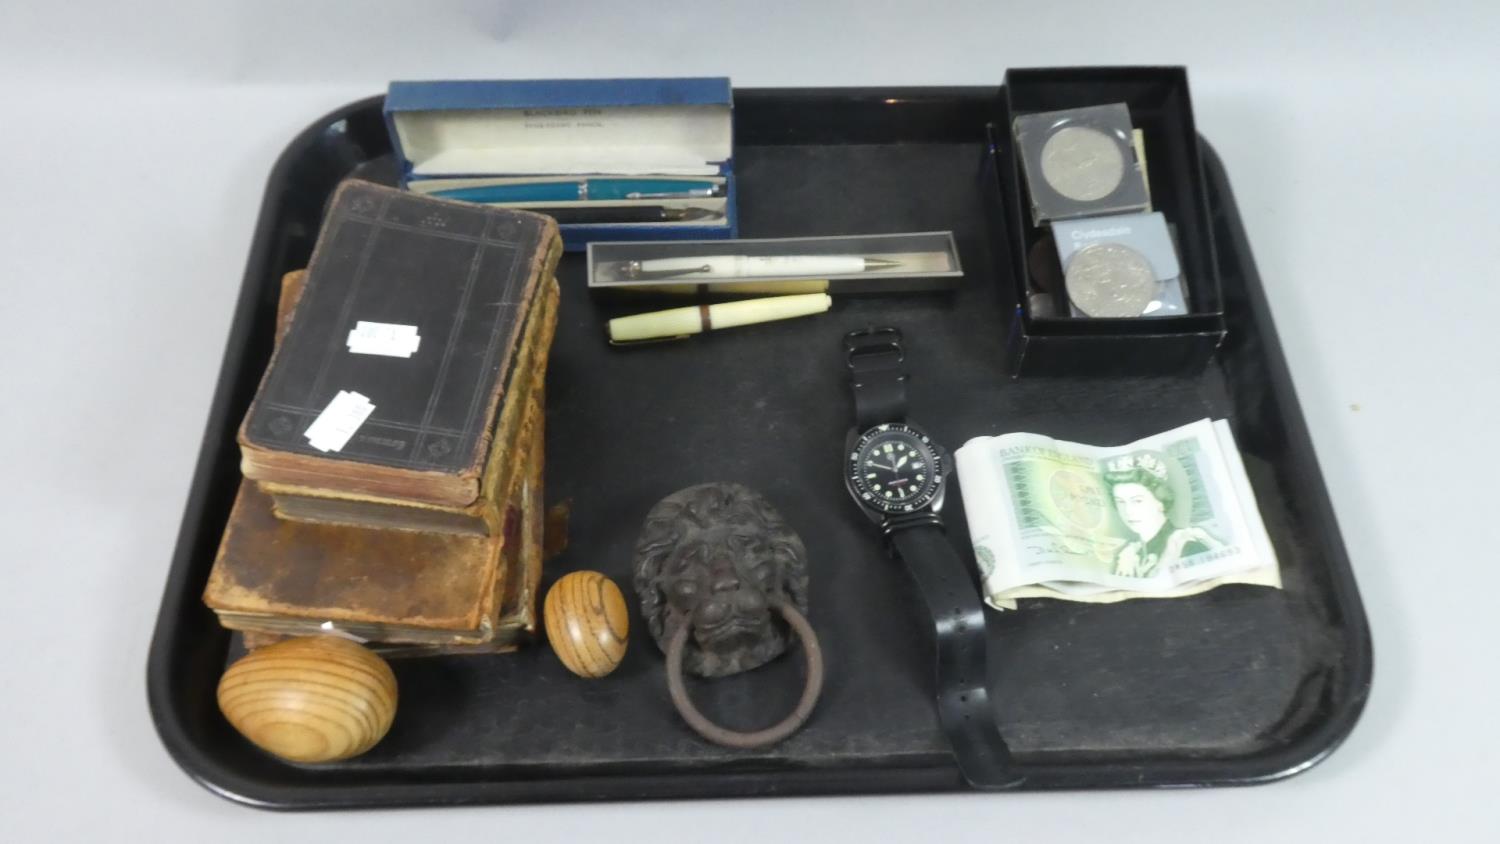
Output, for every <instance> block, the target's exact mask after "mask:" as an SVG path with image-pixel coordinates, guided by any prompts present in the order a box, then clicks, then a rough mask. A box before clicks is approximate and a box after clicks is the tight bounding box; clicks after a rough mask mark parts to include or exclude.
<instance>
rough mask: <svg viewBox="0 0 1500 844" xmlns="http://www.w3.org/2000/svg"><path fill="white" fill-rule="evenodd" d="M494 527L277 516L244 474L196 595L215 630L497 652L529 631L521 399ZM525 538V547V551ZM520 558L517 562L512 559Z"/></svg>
mask: <svg viewBox="0 0 1500 844" xmlns="http://www.w3.org/2000/svg"><path fill="white" fill-rule="evenodd" d="M528 405H529V406H528V408H527V410H526V413H525V420H524V422H523V423H522V425H521V426H520V434H519V437H518V442H517V452H516V453H517V454H518V455H521V456H522V458H523V459H519V460H514V461H512V462H511V464H510V465H512V466H513V467H514V471H512V472H510V473H508V475H509V477H508V478H507V479H506V482H507V487H506V488H507V494H506V496H505V501H507V502H508V503H507V509H506V529H505V530H503V531H501V532H500V533H499V534H498V535H495V536H475V535H461V534H453V533H429V532H419V531H411V530H399V529H390V528H372V527H351V526H347V525H332V524H323V523H317V522H303V521H293V520H288V519H280V518H277V517H276V515H275V513H274V512H273V509H272V506H271V500H270V497H269V496H268V495H266V494H265V493H264V492H262V491H261V490H260V489H259V487H258V486H257V485H256V484H255V483H254V482H252V481H248V480H246V481H243V482H242V483H241V484H240V490H239V495H238V497H237V498H236V499H235V503H234V508H233V510H232V511H231V513H230V516H229V523H228V525H227V526H226V528H225V530H224V538H223V540H222V542H221V543H220V546H219V553H218V556H217V558H216V559H215V560H214V567H213V570H212V572H211V573H210V575H209V580H208V585H207V587H206V588H205V590H204V593H203V601H204V603H205V604H207V605H208V606H209V607H210V608H211V609H213V610H214V612H215V613H217V614H218V617H219V621H220V623H221V624H223V625H224V626H225V627H228V628H231V629H235V630H242V631H248V632H254V633H257V634H272V635H294V636H296V635H313V634H317V633H320V632H336V633H343V634H347V635H352V636H355V637H357V638H360V639H364V640H370V641H373V642H382V643H392V644H413V645H424V646H460V645H462V646H477V645H484V646H488V647H487V648H486V649H487V650H499V649H504V648H505V646H508V645H512V644H514V643H516V642H517V641H519V640H522V639H524V638H526V637H527V636H529V635H530V634H532V633H533V632H534V631H535V628H536V592H537V582H538V580H539V578H540V568H541V565H540V560H541V552H540V547H541V539H540V537H541V531H542V521H543V518H544V513H543V510H542V506H541V500H540V496H541V485H542V475H541V472H542V460H543V458H542V453H543V447H542V443H543V431H542V425H543V421H542V420H543V413H542V408H541V404H540V402H539V401H535V400H533V401H531V402H529V403H528ZM528 546H534V547H535V549H536V550H535V552H534V553H528V552H527V550H526V549H527V548H528ZM514 560H520V561H521V563H520V564H519V565H517V564H514V563H513V562H512V561H514Z"/></svg>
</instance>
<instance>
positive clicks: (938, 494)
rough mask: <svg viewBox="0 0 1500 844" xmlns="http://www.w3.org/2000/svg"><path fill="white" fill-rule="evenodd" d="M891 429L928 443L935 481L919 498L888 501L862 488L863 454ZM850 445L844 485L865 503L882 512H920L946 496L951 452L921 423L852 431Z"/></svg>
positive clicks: (857, 499)
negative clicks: (860, 475)
mask: <svg viewBox="0 0 1500 844" xmlns="http://www.w3.org/2000/svg"><path fill="white" fill-rule="evenodd" d="M891 431H899V432H901V433H905V434H908V435H910V436H911V437H913V438H914V439H916V440H918V441H919V442H921V443H922V445H924V446H926V447H927V450H928V451H930V452H931V453H932V482H931V486H930V488H929V489H928V491H927V492H925V493H921V494H919V496H918V497H917V498H914V499H912V500H911V501H909V502H903V503H900V504H896V503H889V504H888V503H887V502H885V501H884V500H882V499H880V498H877V497H876V496H875V495H873V494H871V493H870V492H869V491H868V490H861V489H860V488H859V481H860V478H859V456H860V454H861V452H862V451H863V450H864V448H865V446H867V445H869V443H870V441H871V440H873V439H875V438H876V437H878V436H880V435H882V434H888V433H890V432H891ZM849 433H850V438H849V443H848V447H847V448H845V450H844V486H845V487H846V488H848V490H849V495H851V496H852V497H853V498H854V500H855V501H856V502H858V503H859V505H860V506H861V507H865V508H866V509H869V510H874V511H877V512H879V513H881V514H882V515H889V516H894V515H900V514H903V513H920V512H923V511H925V510H930V509H935V505H937V504H939V503H940V502H941V500H942V495H943V488H944V486H945V485H946V484H947V480H948V456H947V454H946V453H945V452H944V450H943V447H942V446H941V445H939V444H938V443H937V442H936V441H934V440H933V439H932V437H930V436H928V435H927V432H926V431H923V430H922V429H921V428H920V427H918V426H916V425H913V424H911V423H910V422H882V423H881V424H879V425H875V426H873V427H871V428H868V429H866V430H864V431H850V432H849Z"/></svg>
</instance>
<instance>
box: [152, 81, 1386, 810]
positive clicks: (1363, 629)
mask: <svg viewBox="0 0 1500 844" xmlns="http://www.w3.org/2000/svg"><path fill="white" fill-rule="evenodd" d="M1001 91H1002V87H1001V86H998V85H996V86H989V85H977V86H889V87H872V86H860V87H817V88H735V89H734V94H735V95H736V97H740V98H745V97H748V98H750V99H752V100H754V99H775V98H799V97H800V98H804V99H805V98H811V97H817V96H830V95H834V96H842V97H845V98H857V97H871V98H875V97H879V98H885V97H891V96H899V97H901V98H903V99H904V98H931V99H936V98H941V97H954V96H960V97H969V98H972V97H998V96H999V94H1000V92H1001ZM383 100H384V96H383V95H378V94H377V95H375V96H371V97H366V98H362V99H359V100H356V101H354V102H351V103H348V104H346V105H344V106H341V107H339V108H336V109H334V110H332V111H330V112H328V113H327V114H325V115H324V116H322V117H320V118H319V119H317V120H316V121H314V122H313V123H311V124H309V125H308V127H307V128H306V129H304V130H303V131H302V132H300V133H298V134H297V135H296V136H295V137H294V138H293V139H292V140H291V141H290V142H289V143H288V145H287V147H286V148H285V149H284V150H283V151H282V152H281V153H280V155H279V156H278V157H277V159H276V162H275V164H274V165H273V166H272V168H271V171H270V174H269V176H268V177H267V181H266V188H265V190H264V192H263V195H262V200H261V208H260V212H259V214H258V215H257V218H256V228H255V232H254V235H253V240H252V243H251V247H250V251H249V255H248V256H247V258H246V269H245V273H244V276H243V278H242V281H241V284H240V292H239V296H238V297H237V298H236V301H235V307H234V312H233V316H232V318H231V323H230V329H229V334H228V337H227V338H226V341H225V349H224V353H223V357H222V362H221V364H220V367H219V376H218V380H217V381H216V383H215V388H214V394H213V398H212V400H211V401H210V404H209V412H208V417H207V419H206V421H205V424H204V437H203V441H202V442H201V444H200V446H199V452H198V459H197V463H196V465H195V468H194V471H193V478H192V481H191V483H190V485H189V488H188V496H187V501H186V504H185V506H184V512H183V518H182V522H181V524H180V526H179V528H178V534H177V540H176V543H175V545H174V551H173V555H172V562H171V566H170V568H169V570H168V575H167V579H166V583H165V584H164V586H163V595H162V602H161V607H160V609H159V611H158V615H157V620H156V625H155V628H154V631H153V635H152V641H151V647H150V652H149V655H148V658H147V665H146V687H147V698H148V704H149V708H150V712H151V720H152V723H153V725H154V727H155V728H156V731H157V734H158V736H159V738H160V739H161V741H162V744H163V745H164V746H165V748H166V750H167V752H168V754H169V755H170V756H171V757H172V759H173V761H174V762H176V764H177V765H178V766H179V767H180V768H182V770H183V771H184V773H186V774H187V775H188V776H189V777H190V778H192V779H193V780H194V781H195V782H197V783H198V784H200V785H201V786H203V787H204V788H205V789H207V790H208V791H210V792H211V793H214V794H216V795H218V796H220V797H223V798H225V799H227V800H230V801H232V802H235V803H239V804H242V805H246V806H253V807H256V808H264V809H278V810H298V809H301V810H307V809H354V808H371V807H376V806H383V807H392V806H443V805H469V804H498V803H517V802H581V801H599V800H640V799H683V798H724V797H735V796H746V797H748V796H776V795H779V796H791V795H797V796H810V795H833V794H876V793H880V794H885V793H912V792H924V793H925V792H947V791H972V790H971V789H969V788H967V787H966V786H965V785H964V784H963V782H962V780H961V778H960V777H959V775H958V772H957V769H956V768H953V767H952V766H951V765H948V766H921V765H911V766H881V767H874V768H864V769H847V768H845V769H831V768H806V769H791V770H782V771H775V772H765V771H719V772H707V775H705V772H703V771H700V770H665V771H658V772H654V773H648V774H640V773H632V774H630V775H629V776H621V775H619V774H617V773H612V772H609V771H607V770H606V771H605V772H603V773H595V774H583V775H577V776H553V777H540V778H538V777H529V778H527V779H520V780H518V779H511V780H471V781H465V782H440V783H438V782H435V783H406V784H399V783H398V784H387V783H358V784H353V785H335V786H328V785H322V784H313V785H296V786H288V785H285V784H282V783H276V782H264V781H261V780H257V779H254V778H251V777H247V776H244V775H242V774H240V773H239V772H237V771H235V770H233V769H232V768H230V767H229V766H226V765H224V764H222V763H221V762H220V761H219V760H218V759H217V758H215V756H214V754H213V753H212V752H211V751H210V748H207V747H203V746H200V745H198V744H196V743H195V742H194V741H193V740H192V739H191V738H190V737H189V735H190V734H189V732H188V730H187V729H186V728H185V727H184V723H183V718H184V713H183V712H182V711H180V709H179V708H178V707H177V706H176V704H175V702H174V701H173V700H172V695H171V692H170V678H171V672H172V670H173V664H172V659H171V657H172V651H173V649H174V647H180V646H181V644H182V643H181V642H180V641H179V639H178V637H179V636H180V635H181V633H182V631H181V630H180V629H178V628H179V618H180V617H181V616H182V614H183V612H184V611H185V610H187V611H192V609H193V608H192V607H191V606H185V603H186V602H189V601H191V600H192V599H193V598H194V597H195V596H196V593H195V592H194V591H193V590H192V589H191V588H190V587H191V584H189V583H188V582H187V581H188V579H189V575H190V568H191V566H190V558H191V557H192V552H193V549H192V538H193V534H194V533H195V531H196V526H197V524H198V522H199V521H201V519H202V516H203V511H204V509H205V501H206V499H207V497H208V496H207V494H208V491H209V488H210V486H211V485H212V480H213V478H212V475H213V471H212V466H213V465H214V463H215V461H216V458H217V457H218V455H219V452H221V451H224V450H230V449H232V448H233V446H234V443H233V442H228V443H225V442H220V441H219V440H220V439H221V438H219V437H217V436H216V432H218V431H220V430H222V429H223V428H224V425H225V421H226V420H225V417H226V416H227V415H228V412H229V405H230V404H232V401H231V396H230V395H229V388H228V384H229V382H230V381H231V380H232V377H231V376H232V375H233V373H234V372H236V371H237V370H238V369H239V368H240V366H241V363H242V360H243V358H244V356H245V354H246V349H247V347H248V342H247V341H248V339H249V335H250V333H251V330H252V327H251V325H250V320H249V319H248V314H249V313H250V312H251V311H253V310H254V303H255V300H256V297H257V295H258V288H257V285H258V284H259V283H260V281H261V280H262V277H263V276H264V275H265V273H266V267H265V265H266V264H267V263H268V262H269V260H270V257H271V252H272V248H273V243H272V238H270V237H268V236H266V235H265V233H266V232H267V231H269V230H270V229H271V228H272V227H273V226H274V224H275V222H276V217H277V214H276V208H277V199H278V197H279V196H280V193H281V191H282V189H283V186H284V185H285V183H286V182H287V181H288V177H289V172H290V171H291V170H292V169H293V167H294V166H295V162H296V160H297V158H298V156H299V155H300V154H301V153H302V152H303V151H304V150H305V149H306V148H308V147H309V146H311V145H312V144H313V142H314V141H315V139H316V138H317V137H318V136H319V135H321V134H323V133H324V132H326V131H327V130H328V128H329V127H330V126H331V125H333V124H336V123H338V122H339V121H343V120H346V119H347V118H349V117H350V116H352V115H355V114H358V113H360V112H363V111H365V110H368V109H370V108H372V107H374V108H376V109H377V110H378V109H379V106H380V104H381V103H382V102H383ZM1198 142H1199V146H1200V150H1201V154H1202V164H1203V170H1204V177H1205V180H1206V183H1216V184H1217V186H1218V187H1219V188H1220V191H1219V193H1220V196H1219V203H1218V209H1217V210H1218V211H1219V212H1220V213H1222V214H1224V215H1225V218H1226V227H1225V228H1226V230H1227V231H1228V232H1229V234H1230V236H1231V238H1232V240H1233V242H1234V243H1233V245H1234V249H1235V253H1236V254H1237V255H1239V256H1241V258H1242V264H1241V269H1242V271H1243V277H1244V282H1245V292H1246V294H1247V301H1248V305H1249V308H1250V310H1251V312H1252V316H1253V318H1254V321H1255V323H1256V325H1257V326H1259V327H1260V330H1259V332H1258V333H1259V334H1260V335H1261V336H1262V338H1263V339H1264V340H1265V341H1266V343H1265V345H1266V363H1267V372H1268V387H1269V389H1270V391H1271V393H1272V394H1273V395H1275V396H1276V398H1277V399H1278V400H1279V401H1280V402H1281V403H1283V407H1284V408H1285V409H1284V411H1283V413H1282V414H1281V421H1282V422H1283V424H1284V425H1285V426H1286V431H1287V434H1288V437H1287V444H1288V449H1289V451H1290V452H1292V453H1293V456H1294V457H1295V458H1296V462H1297V464H1298V465H1301V466H1304V467H1306V474H1307V476H1308V477H1307V480H1310V481H1313V482H1315V483H1314V484H1313V486H1315V489H1314V490H1313V493H1312V495H1311V498H1310V499H1309V501H1308V502H1307V503H1308V505H1309V506H1310V507H1311V508H1312V509H1313V510H1314V511H1315V512H1314V513H1313V516H1314V517H1315V518H1313V519H1311V521H1312V522H1313V523H1317V524H1324V525H1327V526H1329V527H1330V528H1331V529H1332V530H1331V533H1332V536H1333V538H1334V540H1335V541H1334V542H1333V544H1332V545H1331V546H1330V547H1329V548H1327V549H1325V550H1326V551H1327V552H1328V558H1327V563H1328V566H1329V572H1328V574H1329V576H1330V584H1331V587H1332V593H1333V596H1334V597H1335V598H1336V600H1337V604H1338V607H1339V610H1340V611H1341V613H1342V616H1343V619H1344V625H1345V633H1346V641H1347V643H1348V644H1347V650H1346V652H1345V657H1346V663H1345V665H1346V669H1347V671H1348V676H1349V680H1348V684H1349V687H1350V689H1351V693H1350V694H1349V696H1348V697H1347V698H1346V699H1345V700H1344V701H1343V705H1342V706H1341V707H1339V708H1338V709H1336V710H1333V711H1331V712H1329V713H1328V715H1327V716H1326V717H1325V718H1324V719H1323V720H1322V721H1320V722H1319V723H1318V724H1317V725H1316V727H1315V728H1313V729H1310V730H1308V731H1307V732H1306V733H1304V734H1303V735H1302V736H1300V737H1299V738H1298V740H1297V741H1295V742H1292V743H1290V744H1287V745H1284V746H1283V747H1281V748H1279V749H1278V750H1277V751H1276V752H1274V753H1257V754H1247V755H1245V756H1243V757H1231V758H1228V759H1225V758H1216V759H1212V760H1183V759H1181V758H1177V759H1164V761H1161V762H1153V761H1151V757H1149V756H1143V755H1134V756H1131V757H1130V758H1129V759H1128V760H1124V759H1122V760H1121V761H1104V762H1098V761H1095V762H1087V763H1052V764H1032V763H1028V764H1024V765H1021V766H1020V767H1021V768H1022V770H1023V771H1024V773H1025V777H1026V779H1025V782H1024V783H1023V784H1022V785H1021V787H1020V788H1019V789H1013V790H1023V791H1024V790H1043V789H1048V790H1052V789H1091V788H1133V787H1190V786H1210V785H1249V784H1260V783H1268V782H1274V781H1279V780H1282V779H1286V778H1288V777H1291V776H1294V775H1296V774H1299V773H1302V772H1304V771H1306V770H1308V769H1310V768H1312V767H1313V766H1315V765H1316V764H1318V763H1319V762H1321V761H1323V760H1324V759H1326V758H1327V757H1328V756H1329V755H1330V754H1332V753H1333V752H1334V750H1336V749H1337V748H1338V747H1339V745H1340V744H1342V742H1343V741H1344V739H1346V738H1347V737H1348V735H1349V733H1350V732H1351V731H1352V730H1353V728H1354V726H1355V724H1356V723H1357V722H1358V720H1359V717H1360V715H1361V714H1362V713H1363V710H1364V706H1365V703H1366V701H1367V700H1368V697H1369V693H1370V688H1371V683H1372V679H1373V669H1374V659H1373V650H1372V642H1371V636H1370V630H1369V624H1368V620H1367V617H1366V615H1365V612H1364V606H1363V603H1362V601H1361V599H1360V596H1359V592H1358V588H1357V586H1356V583H1355V579H1354V573H1353V570H1352V567H1351V566H1350V564H1349V558H1348V552H1347V549H1346V547H1345V545H1344V542H1343V537H1342V532H1341V531H1339V529H1338V521H1337V518H1336V515H1335V513H1334V511H1333V504H1332V501H1331V499H1330V497H1329V494H1328V487H1327V484H1326V483H1325V481H1324V479H1323V472H1322V469H1321V467H1320V466H1319V465H1318V462H1317V457H1316V453H1315V452H1314V450H1313V446H1312V439H1311V435H1310V433H1309V431H1308V429H1307V423H1306V420H1305V418H1304V416H1303V413H1302V406H1301V404H1300V402H1298V400H1297V395H1296V390H1295V387H1294V385H1293V383H1292V379H1291V373H1290V369H1289V367H1288V365H1287V362H1286V358H1285V355H1284V353H1283V351H1282V347H1281V343H1280V338H1279V335H1278V334H1277V332H1276V328H1275V322H1274V320H1273V319H1272V317H1271V313H1270V307H1269V303H1268V301H1267V299H1266V296H1265V289H1264V286H1263V284H1262V283H1261V279H1260V274H1259V271H1258V269H1257V267H1256V265H1255V259H1254V256H1253V254H1252V253H1251V252H1250V248H1249V243H1248V238H1247V235H1246V233H1245V230H1244V226H1243V222H1242V220H1241V218H1240V214H1239V209H1238V206H1237V204H1236V202H1235V200H1234V195H1233V192H1232V190H1231V187H1230V183H1229V178H1228V174H1227V173H1226V172H1225V169H1224V165H1223V161H1222V160H1221V159H1220V158H1219V156H1218V154H1217V152H1216V151H1215V150H1214V149H1213V147H1212V146H1211V145H1210V144H1209V143H1208V141H1207V140H1206V139H1204V138H1203V136H1202V134H1201V133H1200V134H1199V135H1198ZM1205 189H1207V184H1205ZM1211 210H1213V209H1211ZM219 459H222V458H219ZM196 609H197V611H201V612H207V610H206V609H204V608H203V607H202V606H201V605H199V606H198V607H197V608H196ZM975 793H979V792H975Z"/></svg>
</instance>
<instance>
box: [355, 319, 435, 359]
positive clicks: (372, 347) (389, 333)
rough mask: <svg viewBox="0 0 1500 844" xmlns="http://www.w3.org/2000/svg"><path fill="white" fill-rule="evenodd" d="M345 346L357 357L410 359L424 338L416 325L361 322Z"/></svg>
mask: <svg viewBox="0 0 1500 844" xmlns="http://www.w3.org/2000/svg"><path fill="white" fill-rule="evenodd" d="M345 344H346V345H347V346H348V347H349V351H350V352H352V353H354V354H356V355H384V356H385V357H392V358H409V357H411V356H412V355H414V354H416V352H417V347H418V346H420V345H422V338H421V337H419V336H418V335H417V327H416V326H415V325H399V324H396V323H391V322H366V321H365V320H360V321H359V322H357V323H355V325H354V328H352V329H350V331H349V339H348V340H346V341H345Z"/></svg>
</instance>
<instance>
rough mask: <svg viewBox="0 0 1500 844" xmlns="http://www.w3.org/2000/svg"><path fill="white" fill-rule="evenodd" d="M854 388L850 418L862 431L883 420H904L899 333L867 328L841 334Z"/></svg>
mask: <svg viewBox="0 0 1500 844" xmlns="http://www.w3.org/2000/svg"><path fill="white" fill-rule="evenodd" d="M844 350H845V351H846V352H847V353H848V356H849V373H850V380H851V383H852V386H853V388H854V418H855V423H856V424H857V425H858V427H859V430H861V431H865V430H869V429H870V428H873V427H874V426H876V425H879V424H881V423H883V422H901V421H903V420H905V419H906V368H905V363H906V353H905V352H904V351H902V349H901V332H900V331H898V330H897V329H894V328H869V329H864V330H862V331H851V332H849V333H848V334H846V335H844Z"/></svg>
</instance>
